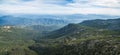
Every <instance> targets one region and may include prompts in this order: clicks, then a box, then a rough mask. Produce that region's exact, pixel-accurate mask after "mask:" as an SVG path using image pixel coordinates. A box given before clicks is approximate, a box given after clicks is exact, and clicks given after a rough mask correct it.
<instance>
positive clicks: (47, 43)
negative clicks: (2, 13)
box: [0, 19, 120, 55]
mask: <svg viewBox="0 0 120 55" xmlns="http://www.w3.org/2000/svg"><path fill="white" fill-rule="evenodd" d="M119 21H120V19H114V20H92V21H91V20H89V21H84V22H82V23H80V24H69V25H67V26H65V27H63V28H61V29H58V30H56V28H55V27H54V26H53V27H52V26H47V27H45V26H39V25H33V26H27V27H22V28H19V27H16V26H0V55H120V25H119V24H120V22H119ZM53 30H55V31H53Z"/></svg>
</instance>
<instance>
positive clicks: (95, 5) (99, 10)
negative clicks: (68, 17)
mask: <svg viewBox="0 0 120 55" xmlns="http://www.w3.org/2000/svg"><path fill="white" fill-rule="evenodd" d="M0 13H5V14H102V15H117V16H120V0H0Z"/></svg>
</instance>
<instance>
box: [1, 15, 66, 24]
mask: <svg viewBox="0 0 120 55" xmlns="http://www.w3.org/2000/svg"><path fill="white" fill-rule="evenodd" d="M66 24H68V22H67V21H64V20H57V19H49V18H41V17H39V18H37V19H30V18H23V17H22V18H21V17H14V16H2V17H0V25H17V26H19V25H46V26H50V25H66Z"/></svg>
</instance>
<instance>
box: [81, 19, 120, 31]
mask: <svg viewBox="0 0 120 55" xmlns="http://www.w3.org/2000/svg"><path fill="white" fill-rule="evenodd" d="M80 25H83V26H88V27H92V28H98V29H109V30H120V18H118V19H108V20H100V19H96V20H87V21H83V22H82V23H80Z"/></svg>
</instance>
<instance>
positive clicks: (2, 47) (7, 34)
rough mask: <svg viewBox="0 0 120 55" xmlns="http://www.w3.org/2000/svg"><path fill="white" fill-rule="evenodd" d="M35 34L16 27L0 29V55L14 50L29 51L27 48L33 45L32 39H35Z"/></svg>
mask: <svg viewBox="0 0 120 55" xmlns="http://www.w3.org/2000/svg"><path fill="white" fill-rule="evenodd" d="M36 33H37V32H35V31H33V30H27V29H21V28H16V27H11V28H4V27H0V54H5V53H7V52H9V51H11V49H16V48H18V49H27V50H29V49H28V48H27V47H28V46H30V45H32V44H33V43H34V41H33V40H32V39H33V38H34V37H36ZM16 51H17V50H16ZM29 51H30V50H29Z"/></svg>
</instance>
